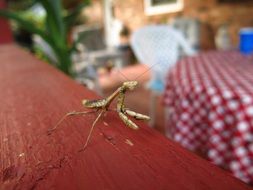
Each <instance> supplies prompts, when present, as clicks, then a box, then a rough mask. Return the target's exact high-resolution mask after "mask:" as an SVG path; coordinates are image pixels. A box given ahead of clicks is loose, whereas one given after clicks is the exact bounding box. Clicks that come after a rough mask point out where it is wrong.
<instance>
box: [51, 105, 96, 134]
mask: <svg viewBox="0 0 253 190" xmlns="http://www.w3.org/2000/svg"><path fill="white" fill-rule="evenodd" d="M97 111H98V110H92V111H79V112H78V111H72V112H68V113H66V114H65V115H64V116H63V117H62V118H61V119H60V120H59V121H58V122H57V123H56V124H55V126H54V127H53V128H51V129H48V131H47V132H48V135H50V134H51V133H52V132H53V131H54V130H56V129H57V128H58V126H59V125H60V124H61V123H62V122H63V121H64V120H65V119H66V118H67V117H68V116H73V115H84V114H89V113H94V112H97Z"/></svg>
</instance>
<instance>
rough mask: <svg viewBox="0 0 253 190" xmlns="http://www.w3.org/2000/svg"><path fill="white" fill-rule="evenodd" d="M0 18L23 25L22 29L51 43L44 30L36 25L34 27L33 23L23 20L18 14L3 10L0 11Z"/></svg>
mask: <svg viewBox="0 0 253 190" xmlns="http://www.w3.org/2000/svg"><path fill="white" fill-rule="evenodd" d="M0 16H2V17H5V18H7V19H11V20H14V21H16V22H17V23H18V24H19V25H22V27H23V28H24V29H26V30H27V31H29V32H31V33H33V34H37V35H39V36H41V38H43V39H44V40H45V41H47V42H48V43H50V42H51V39H50V37H48V36H47V35H46V34H45V32H44V31H43V30H41V29H39V28H38V27H36V25H34V24H33V23H32V22H30V21H28V20H25V19H23V18H22V17H21V16H20V15H18V14H17V13H14V12H11V11H8V10H3V9H2V10H0Z"/></svg>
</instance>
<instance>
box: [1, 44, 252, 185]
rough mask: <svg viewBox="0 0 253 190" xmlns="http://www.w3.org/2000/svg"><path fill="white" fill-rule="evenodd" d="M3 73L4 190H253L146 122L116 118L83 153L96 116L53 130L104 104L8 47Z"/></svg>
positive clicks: (3, 53)
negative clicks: (91, 104)
mask: <svg viewBox="0 0 253 190" xmlns="http://www.w3.org/2000/svg"><path fill="white" fill-rule="evenodd" d="M0 68H1V69H0V105H1V109H0V140H1V141H0V150H1V151H0V169H1V173H0V189H92V190H96V189H97V190H102V189H110V190H114V189H115V190H116V189H117V190H119V189H120V190H124V189H126V190H133V189H136V190H137V189H138V190H140V189H145V190H149V189H150V190H151V189H152V190H153V189H169V190H179V189H180V190H181V189H188V190H193V189H208V190H210V189H215V190H232V189H234V190H242V189H250V188H249V187H248V186H247V185H245V184H244V183H242V182H240V181H239V180H237V179H235V178H234V177H232V176H231V175H230V174H229V173H227V172H225V171H223V170H221V169H219V168H218V167H216V166H214V165H212V164H211V163H208V162H207V161H205V160H203V159H201V158H199V157H197V156H195V155H194V154H192V153H190V152H188V151H187V150H185V149H183V148H181V147H180V146H179V145H177V144H175V143H174V142H172V141H170V140H168V139H166V138H165V137H163V136H162V135H160V134H159V133H158V132H156V131H154V130H153V129H150V128H148V127H147V126H146V125H145V124H144V123H143V122H138V125H139V126H140V129H139V130H137V131H134V130H132V129H129V128H127V127H126V126H125V125H124V124H123V122H122V121H121V120H120V119H119V117H118V115H117V114H116V113H115V112H110V113H108V114H107V115H106V116H105V117H104V118H103V120H101V121H100V122H98V123H97V126H96V128H95V131H94V133H93V135H92V138H91V141H90V143H89V145H88V147H87V149H86V150H85V151H83V152H78V150H79V149H80V147H82V145H83V144H84V142H85V139H86V137H87V134H88V131H89V129H90V126H91V124H92V122H93V120H94V118H95V115H92V114H91V115H86V116H82V117H77V116H76V117H73V118H70V119H69V120H67V121H65V122H63V123H62V125H61V127H60V128H59V129H58V130H56V131H55V132H54V133H52V134H51V135H49V136H48V135H47V130H48V129H49V128H51V127H52V126H54V125H55V124H56V122H57V121H58V120H59V118H60V117H61V116H63V115H64V114H65V113H66V112H68V111H71V110H82V106H81V104H80V102H81V99H83V98H88V99H95V98H98V96H97V95H96V94H94V93H93V92H91V91H89V90H87V89H85V88H84V87H83V86H81V85H78V84H76V83H75V82H74V81H73V80H71V79H70V78H68V77H67V76H65V75H64V74H62V73H61V72H59V71H57V70H56V69H54V68H53V67H51V66H49V65H48V64H45V63H43V62H41V61H39V60H37V59H35V58H34V57H33V56H32V55H30V54H29V53H27V52H24V51H23V50H21V49H19V48H18V47H16V46H14V45H5V46H2V47H0ZM132 109H133V110H134V108H132Z"/></svg>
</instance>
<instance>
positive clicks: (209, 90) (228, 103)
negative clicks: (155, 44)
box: [164, 51, 253, 183]
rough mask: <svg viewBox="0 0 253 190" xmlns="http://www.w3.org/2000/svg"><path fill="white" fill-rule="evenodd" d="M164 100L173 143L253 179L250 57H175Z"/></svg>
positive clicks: (230, 54) (224, 54) (252, 70)
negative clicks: (176, 61) (174, 64)
mask: <svg viewBox="0 0 253 190" xmlns="http://www.w3.org/2000/svg"><path fill="white" fill-rule="evenodd" d="M164 103H165V105H166V107H168V109H169V114H168V121H167V124H166V125H167V126H166V128H167V129H168V130H170V132H171V134H172V138H173V139H174V140H175V141H176V142H179V143H180V144H181V145H182V146H184V147H186V148H187V149H189V150H193V151H201V152H202V153H204V154H205V155H206V156H207V157H208V159H209V160H210V161H211V162H213V163H215V164H216V165H219V166H221V167H223V168H225V169H228V170H230V171H231V172H232V174H233V175H234V176H236V177H237V178H239V179H241V180H242V181H244V182H247V183H253V159H252V158H253V56H247V57H246V56H243V55H241V54H240V53H239V52H236V51H227V52H218V51H210V52H203V53H200V54H199V55H197V56H195V57H188V58H186V59H183V60H181V61H179V62H178V64H177V65H176V66H175V67H174V68H173V69H172V70H171V72H169V74H168V77H167V85H166V90H165V93H164Z"/></svg>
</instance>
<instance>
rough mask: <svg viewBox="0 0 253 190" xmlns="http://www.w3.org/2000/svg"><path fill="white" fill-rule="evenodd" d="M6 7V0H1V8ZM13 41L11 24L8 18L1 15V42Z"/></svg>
mask: <svg viewBox="0 0 253 190" xmlns="http://www.w3.org/2000/svg"><path fill="white" fill-rule="evenodd" d="M3 8H6V3H5V0H0V9H3ZM11 42H13V37H12V32H11V28H10V25H9V23H8V21H7V20H6V19H3V18H1V17H0V44H6V43H11Z"/></svg>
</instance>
